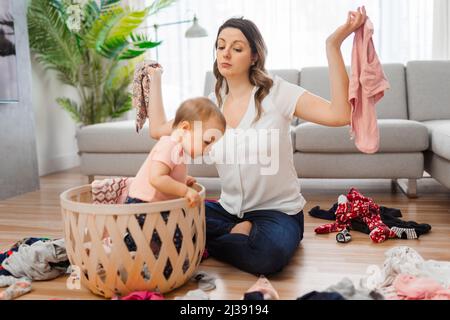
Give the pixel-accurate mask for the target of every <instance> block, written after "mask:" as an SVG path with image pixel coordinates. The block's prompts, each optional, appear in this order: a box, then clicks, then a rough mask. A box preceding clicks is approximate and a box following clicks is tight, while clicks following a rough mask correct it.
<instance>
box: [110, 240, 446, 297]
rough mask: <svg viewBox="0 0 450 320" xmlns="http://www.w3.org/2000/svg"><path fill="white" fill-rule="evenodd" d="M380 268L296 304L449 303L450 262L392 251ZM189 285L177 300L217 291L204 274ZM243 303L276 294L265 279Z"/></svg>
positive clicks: (138, 294)
mask: <svg viewBox="0 0 450 320" xmlns="http://www.w3.org/2000/svg"><path fill="white" fill-rule="evenodd" d="M385 257H386V259H385V261H384V264H383V266H381V267H379V266H376V265H371V266H369V267H368V268H367V271H366V274H365V275H363V276H362V277H361V278H360V279H359V280H358V281H357V284H356V285H355V284H354V282H353V281H352V280H350V279H349V278H347V277H344V278H343V279H342V280H340V281H339V282H337V283H336V284H334V285H330V286H328V287H327V288H326V289H324V290H320V291H316V290H314V291H310V292H308V293H306V294H303V295H302V296H300V297H298V298H297V299H296V300H450V262H447V261H436V260H424V259H423V258H422V257H421V256H420V254H419V253H418V252H417V251H415V250H414V249H412V248H410V247H407V246H399V247H394V248H391V249H389V250H387V251H386V252H385ZM191 281H196V282H198V284H199V288H198V289H196V290H191V291H189V292H188V293H187V294H185V295H184V296H177V297H175V299H176V300H209V298H210V297H209V295H208V293H207V292H206V291H210V290H213V289H215V288H216V285H215V278H214V277H213V276H211V275H209V274H208V273H206V272H204V271H200V272H197V273H196V274H194V276H193V277H192V279H191ZM113 299H114V300H162V299H164V296H163V295H162V294H160V293H156V292H147V291H139V292H133V293H131V294H129V295H127V296H124V297H115V298H113ZM241 299H242V300H278V299H280V297H279V294H278V292H277V290H276V289H275V288H274V287H273V285H272V284H271V283H270V281H269V280H268V279H267V278H266V277H265V276H260V277H259V278H258V279H257V281H256V282H255V283H254V284H253V285H252V286H251V287H250V288H249V289H247V291H246V292H245V293H243V295H242V297H241Z"/></svg>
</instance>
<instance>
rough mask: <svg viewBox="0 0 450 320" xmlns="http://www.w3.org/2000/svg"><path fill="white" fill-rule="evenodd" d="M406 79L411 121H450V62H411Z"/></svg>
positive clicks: (407, 67) (408, 64)
mask: <svg viewBox="0 0 450 320" xmlns="http://www.w3.org/2000/svg"><path fill="white" fill-rule="evenodd" d="M406 79H407V84H408V109H409V118H410V119H411V120H416V121H426V120H441V119H450V89H449V88H450V61H410V62H408V63H407V65H406Z"/></svg>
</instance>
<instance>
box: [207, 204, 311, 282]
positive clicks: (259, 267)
mask: <svg viewBox="0 0 450 320" xmlns="http://www.w3.org/2000/svg"><path fill="white" fill-rule="evenodd" d="M205 215H206V247H207V249H208V252H209V254H210V255H211V256H212V257H214V258H216V259H218V260H221V261H224V262H227V263H229V264H231V265H233V266H235V267H237V268H239V269H241V270H243V271H246V272H249V273H253V274H256V275H260V274H264V275H266V274H272V273H275V272H279V271H281V270H282V269H283V267H285V266H286V265H287V264H288V262H289V260H290V259H291V258H292V256H293V255H294V253H295V250H296V249H297V247H298V245H299V243H300V241H301V240H302V239H303V230H304V220H303V219H304V217H303V211H300V212H299V213H298V214H296V215H287V214H285V213H283V212H280V211H276V210H257V211H251V212H247V213H245V214H244V216H243V218H242V219H240V218H238V217H237V216H235V215H232V214H230V213H228V212H227V211H226V210H225V209H224V208H223V207H222V206H221V205H220V204H219V203H218V202H206V203H205ZM242 221H250V222H251V223H252V229H251V231H250V234H249V235H248V236H247V235H244V234H238V233H230V230H231V229H232V228H233V227H234V226H235V225H236V224H237V223H239V222H242Z"/></svg>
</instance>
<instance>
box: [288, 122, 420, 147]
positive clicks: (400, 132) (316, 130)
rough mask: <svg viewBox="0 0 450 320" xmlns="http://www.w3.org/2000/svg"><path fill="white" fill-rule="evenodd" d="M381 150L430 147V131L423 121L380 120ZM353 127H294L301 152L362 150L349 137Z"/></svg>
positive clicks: (306, 123) (304, 125)
mask: <svg viewBox="0 0 450 320" xmlns="http://www.w3.org/2000/svg"><path fill="white" fill-rule="evenodd" d="M378 126H379V129H380V148H379V150H378V152H379V153H380V152H387V153H392V152H395V153H397V152H417V151H419V152H420V151H424V150H427V148H428V131H427V128H426V127H425V126H424V125H423V124H422V123H420V122H417V121H411V120H403V119H398V120H394V119H380V120H378ZM349 130H350V127H349V126H345V127H337V128H333V127H326V126H321V125H318V124H314V123H310V122H305V123H301V124H299V125H298V126H297V127H296V128H295V136H296V137H295V149H296V150H297V151H300V152H322V153H349V152H350V153H359V152H360V151H359V150H358V149H357V148H356V147H355V143H354V140H351V139H350V133H349Z"/></svg>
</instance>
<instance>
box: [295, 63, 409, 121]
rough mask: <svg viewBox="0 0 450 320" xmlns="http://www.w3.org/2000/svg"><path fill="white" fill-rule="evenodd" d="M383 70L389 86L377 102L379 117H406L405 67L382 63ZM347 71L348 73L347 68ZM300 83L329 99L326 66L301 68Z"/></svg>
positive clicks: (312, 91)
mask: <svg viewBox="0 0 450 320" xmlns="http://www.w3.org/2000/svg"><path fill="white" fill-rule="evenodd" d="M383 70H384V73H385V74H386V78H387V79H388V81H389V84H390V86H391V88H390V89H389V90H386V91H385V93H384V97H383V99H381V100H380V102H379V103H377V105H376V108H377V116H378V118H379V119H408V113H407V103H406V84H405V67H404V66H403V65H402V64H397V63H388V64H383ZM347 72H348V73H349V74H350V71H349V68H348V67H347ZM300 85H301V86H302V87H303V88H305V89H306V90H309V91H310V92H311V93H314V94H316V95H318V96H320V97H322V98H325V99H327V100H330V81H329V77H328V67H308V68H303V69H302V71H301V73H300Z"/></svg>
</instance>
